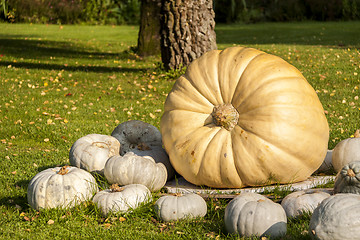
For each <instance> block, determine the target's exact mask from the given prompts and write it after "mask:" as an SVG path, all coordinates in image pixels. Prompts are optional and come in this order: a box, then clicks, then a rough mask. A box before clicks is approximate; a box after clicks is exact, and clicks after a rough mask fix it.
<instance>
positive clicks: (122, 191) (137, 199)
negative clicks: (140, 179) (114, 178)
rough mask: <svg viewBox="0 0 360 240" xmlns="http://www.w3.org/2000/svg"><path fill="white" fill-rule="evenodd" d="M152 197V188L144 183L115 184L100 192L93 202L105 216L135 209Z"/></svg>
mask: <svg viewBox="0 0 360 240" xmlns="http://www.w3.org/2000/svg"><path fill="white" fill-rule="evenodd" d="M150 197H151V192H150V190H149V189H148V188H147V187H146V186H144V185H142V184H130V185H126V186H124V187H119V186H118V185H117V184H113V185H111V187H110V189H105V190H103V191H100V192H98V193H97V194H96V195H95V196H94V198H93V202H94V203H95V204H96V205H97V206H98V208H99V209H100V211H101V213H102V214H103V216H107V215H108V214H110V213H119V212H120V213H123V212H128V211H130V210H132V209H135V208H137V207H138V206H139V205H140V204H141V203H144V202H147V201H148V200H150Z"/></svg>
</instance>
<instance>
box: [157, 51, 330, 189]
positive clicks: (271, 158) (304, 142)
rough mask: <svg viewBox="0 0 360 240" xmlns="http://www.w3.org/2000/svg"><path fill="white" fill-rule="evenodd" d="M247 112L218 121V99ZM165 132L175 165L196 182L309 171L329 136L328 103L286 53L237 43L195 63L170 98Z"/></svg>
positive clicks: (234, 182)
mask: <svg viewBox="0 0 360 240" xmlns="http://www.w3.org/2000/svg"><path fill="white" fill-rule="evenodd" d="M225 103H230V104H231V105H232V106H233V107H234V108H235V109H236V110H237V112H238V114H239V120H238V122H237V124H236V125H235V127H234V128H233V129H232V130H227V129H225V128H223V127H220V126H217V125H215V124H214V122H213V118H212V116H211V114H212V111H213V109H214V107H215V106H219V105H222V104H225ZM164 108H165V111H164V114H163V116H162V118H161V123H160V127H161V134H162V137H163V143H164V146H165V149H166V151H167V153H168V154H169V157H170V161H171V163H172V165H173V166H174V168H175V170H176V171H177V172H178V173H179V174H181V175H182V176H183V177H184V178H185V179H186V180H187V181H189V182H191V183H193V184H195V185H206V186H210V187H218V188H240V187H244V186H256V185H265V184H271V183H276V182H279V183H289V182H297V181H302V180H305V179H306V178H308V177H309V176H310V175H311V174H312V173H313V172H314V171H315V170H316V169H317V168H318V167H319V166H320V165H321V163H322V161H323V159H324V157H325V155H326V152H327V144H328V139H329V128H328V124H327V120H326V117H325V115H324V110H323V107H322V105H321V103H320V101H319V99H318V97H317V95H316V92H315V91H314V89H313V88H312V87H311V86H310V84H309V83H308V82H307V81H306V79H305V78H304V77H303V76H302V74H301V73H300V72H299V71H298V70H297V69H296V68H295V67H293V66H291V65H290V64H289V63H287V62H286V61H284V60H283V59H281V58H279V57H276V56H273V55H270V54H266V53H264V52H261V51H258V50H255V49H251V48H241V47H233V48H228V49H225V50H223V51H218V50H214V51H210V52H208V53H206V54H204V55H203V56H202V57H200V58H198V59H197V60H195V61H194V62H193V63H191V64H190V66H189V67H188V69H187V71H186V73H185V74H184V75H183V76H181V77H180V78H179V79H178V80H177V81H176V83H175V84H174V86H173V88H172V90H171V92H170V93H169V95H168V97H167V99H166V102H165V106H164Z"/></svg>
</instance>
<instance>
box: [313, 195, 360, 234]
mask: <svg viewBox="0 0 360 240" xmlns="http://www.w3.org/2000/svg"><path fill="white" fill-rule="evenodd" d="M309 226H310V229H309V234H310V236H311V238H312V239H318V240H340V239H341V240H354V239H360V196H359V195H357V194H351V193H339V194H335V195H333V196H330V197H328V198H327V199H325V200H324V201H322V202H321V204H320V205H319V206H318V207H317V208H316V209H315V210H314V213H313V214H312V216H311V220H310V224H309Z"/></svg>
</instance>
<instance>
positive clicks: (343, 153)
mask: <svg viewBox="0 0 360 240" xmlns="http://www.w3.org/2000/svg"><path fill="white" fill-rule="evenodd" d="M354 161H360V130H356V132H355V134H354V137H352V138H347V139H344V140H342V141H341V142H339V143H338V144H336V146H335V148H334V150H333V153H332V165H333V166H334V169H335V171H336V172H337V173H338V172H339V171H340V170H341V169H342V168H343V167H344V166H345V165H346V164H348V163H350V162H354Z"/></svg>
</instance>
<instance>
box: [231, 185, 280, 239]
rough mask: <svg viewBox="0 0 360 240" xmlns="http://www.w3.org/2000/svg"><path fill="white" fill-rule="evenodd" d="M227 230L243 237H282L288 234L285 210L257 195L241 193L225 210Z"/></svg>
mask: <svg viewBox="0 0 360 240" xmlns="http://www.w3.org/2000/svg"><path fill="white" fill-rule="evenodd" d="M224 220H225V228H226V231H227V232H228V233H234V234H239V235H240V236H241V237H251V236H258V237H260V236H261V237H263V236H271V238H276V237H280V236H283V235H285V234H286V232H287V226H286V224H287V218H286V213H285V210H284V209H283V208H282V207H281V205H280V204H278V203H275V202H273V201H271V200H270V199H268V198H266V197H264V196H262V195H260V194H257V193H251V192H246V193H241V194H240V195H239V196H237V197H235V198H234V199H233V200H231V201H230V202H229V204H228V205H227V206H226V208H225V216H224Z"/></svg>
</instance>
